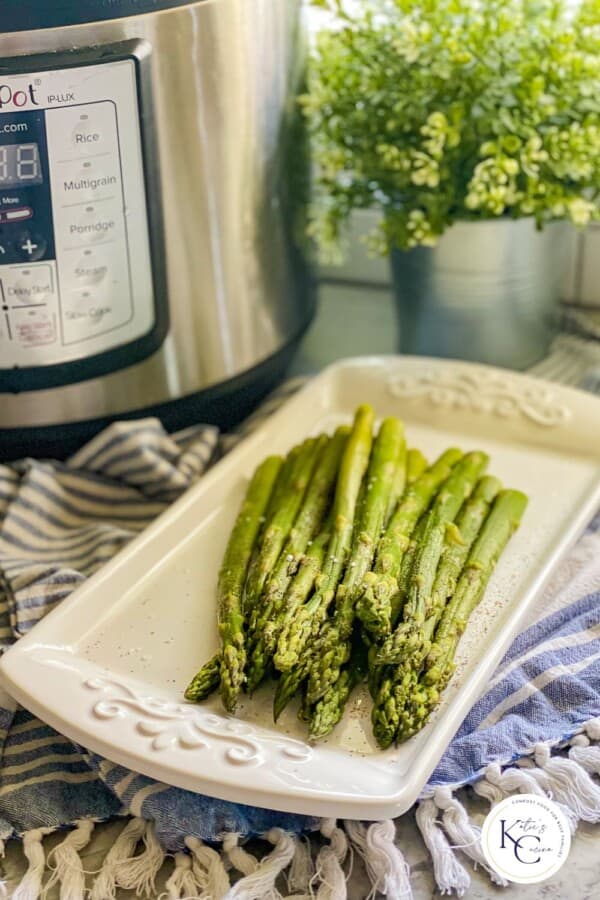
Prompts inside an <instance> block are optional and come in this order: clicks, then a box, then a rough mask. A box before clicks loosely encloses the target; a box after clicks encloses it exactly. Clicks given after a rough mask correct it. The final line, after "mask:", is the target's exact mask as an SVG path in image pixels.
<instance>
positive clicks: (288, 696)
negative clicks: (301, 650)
mask: <svg viewBox="0 0 600 900" xmlns="http://www.w3.org/2000/svg"><path fill="white" fill-rule="evenodd" d="M307 674H308V666H307V661H302V660H299V661H298V663H297V665H296V666H295V667H294V668H293V669H290V670H289V672H284V673H283V674H282V676H281V678H280V679H279V681H278V682H277V686H276V688H275V696H274V697H273V720H274V721H275V722H276V721H277V719H278V718H279V716H280V715H281V713H282V712H283V710H284V709H285V708H286V706H287V705H288V703H290V702H291V700H293V699H294V697H295V696H296V694H297V693H298V691H299V690H300V687H301V685H302V682H303V681H304V679H305V678H306V676H307ZM305 702H306V700H303V705H304V704H305Z"/></svg>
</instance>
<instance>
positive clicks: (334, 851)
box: [314, 819, 348, 900]
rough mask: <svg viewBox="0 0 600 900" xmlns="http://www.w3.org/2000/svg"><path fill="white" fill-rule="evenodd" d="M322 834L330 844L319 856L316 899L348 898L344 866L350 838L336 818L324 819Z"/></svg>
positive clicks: (338, 899)
mask: <svg viewBox="0 0 600 900" xmlns="http://www.w3.org/2000/svg"><path fill="white" fill-rule="evenodd" d="M321 834H322V835H323V837H325V838H327V840H328V841H329V844H326V845H325V846H324V847H321V849H320V850H319V855H318V856H317V864H316V873H315V876H314V880H315V881H317V880H319V881H320V882H321V883H320V884H319V888H318V890H317V896H316V900H347V897H348V888H347V886H346V876H345V875H344V870H343V868H342V866H343V865H344V862H345V860H346V857H347V855H348V839H347V838H346V835H345V834H344V832H343V831H342V829H341V828H338V825H337V822H336V820H335V819H323V821H322V822H321Z"/></svg>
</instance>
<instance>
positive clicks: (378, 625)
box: [356, 449, 462, 637]
mask: <svg viewBox="0 0 600 900" xmlns="http://www.w3.org/2000/svg"><path fill="white" fill-rule="evenodd" d="M461 457H462V453H461V452H460V450H455V449H451V450H446V452H445V453H443V454H442V456H440V458H439V459H438V460H437V461H436V462H435V463H434V464H433V465H432V466H431V468H429V469H427V470H426V471H425V472H424V473H423V474H422V475H421V476H420V477H419V478H417V480H416V481H415V482H413V484H412V485H410V486H409V487H408V490H407V491H406V493H405V495H404V497H403V498H402V500H401V502H400V503H399V504H398V507H397V509H396V511H395V513H394V515H393V516H392V519H391V521H390V523H389V525H388V527H387V529H386V532H385V534H384V535H383V537H382V538H381V541H380V542H379V546H378V548H377V557H376V562H375V566H374V568H373V571H372V572H368V573H367V574H366V576H365V578H364V583H363V589H362V594H361V597H360V599H359V600H358V603H357V606H356V612H357V615H358V617H359V619H360V620H361V622H362V623H363V625H364V626H365V628H366V629H367V631H369V632H371V634H373V635H375V636H377V637H380V636H383V635H385V634H389V633H390V631H391V628H392V624H393V621H392V615H393V610H392V599H393V598H394V596H395V595H396V593H397V588H398V575H399V572H400V566H401V564H402V557H403V556H404V553H405V552H406V550H407V549H408V547H409V544H410V536H411V534H412V532H413V529H414V528H415V525H416V524H417V521H418V519H419V517H420V516H421V514H422V513H423V512H424V511H425V510H426V509H427V507H428V506H429V503H430V502H431V499H432V497H433V496H434V495H435V493H436V491H437V490H438V488H439V486H440V484H441V483H442V482H443V481H444V480H445V479H446V478H447V477H448V475H449V474H450V472H451V470H452V466H454V465H455V464H456V463H457V462H458V460H459V459H460V458H461Z"/></svg>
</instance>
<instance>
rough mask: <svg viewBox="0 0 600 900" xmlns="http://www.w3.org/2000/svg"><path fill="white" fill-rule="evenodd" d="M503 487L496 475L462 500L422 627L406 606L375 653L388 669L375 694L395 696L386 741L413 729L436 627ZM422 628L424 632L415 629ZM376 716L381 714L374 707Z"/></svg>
mask: <svg viewBox="0 0 600 900" xmlns="http://www.w3.org/2000/svg"><path fill="white" fill-rule="evenodd" d="M501 487H502V485H501V484H500V482H499V481H498V479H497V478H493V477H491V476H486V477H484V478H482V479H481V481H479V483H478V485H477V487H476V489H475V491H474V492H473V494H472V496H471V498H470V499H468V500H467V501H466V502H465V503H464V504H463V506H462V508H461V511H460V514H459V516H458V518H457V519H456V523H448V525H447V527H446V535H445V543H444V548H443V550H442V555H441V559H440V562H439V565H438V567H437V573H436V577H435V582H434V585H433V590H432V593H431V600H430V602H428V603H427V604H426V612H425V620H424V622H423V624H422V626H418V625H417V618H416V616H415V610H414V608H412V609H411V608H409V607H407V608H405V614H404V622H403V624H402V625H401V626H400V627H399V628H397V629H396V632H395V633H394V634H393V635H392V636H391V637H390V638H388V639H387V640H386V641H385V642H384V643H383V645H382V646H381V647H380V648H379V651H378V653H377V654H376V656H375V661H376V663H378V664H379V665H386V666H387V669H386V671H387V673H388V678H387V681H386V685H385V687H384V686H383V685H380V691H381V692H382V693H381V697H379V696H378V697H377V698H376V706H375V708H377V707H378V706H379V704H380V703H382V702H383V703H384V704H385V702H386V700H387V699H388V698H389V696H390V693H392V694H393V714H392V713H391V712H390V709H391V706H389V707H388V704H386V705H385V708H386V710H387V713H386V715H385V720H381V721H379V722H378V726H377V727H378V734H379V737H380V739H381V741H382V743H384V744H385V743H387V742H388V741H390V739H391V740H393V739H394V738H393V736H392V735H391V733H392V732H394V734H395V735H396V739H397V737H398V735H403V736H404V737H407V736H408V735H409V734H411V733H414V732H413V730H412V729H413V728H414V723H413V700H414V696H415V693H416V692H417V686H418V682H419V677H420V675H421V672H422V669H423V663H424V660H425V657H426V656H427V653H428V651H429V649H430V647H431V642H432V639H433V634H434V631H435V628H436V625H437V623H438V621H439V619H440V616H441V615H442V612H443V610H444V608H445V606H446V603H447V600H448V599H449V598H450V597H452V595H453V594H454V591H455V588H456V584H457V581H458V578H459V575H460V573H461V571H462V568H463V565H464V563H465V561H466V559H467V556H468V554H469V551H470V549H471V547H472V546H473V543H474V541H475V539H476V537H477V535H478V534H479V531H480V529H481V527H482V525H483V522H484V521H485V518H486V516H487V514H488V512H489V509H490V505H491V503H492V502H493V500H494V498H495V497H496V495H497V494H498V492H499V491H500V489H501ZM411 615H412V616H413V621H412V623H411V621H410V616H411ZM411 626H412V627H411ZM418 628H420V634H419V633H418V631H417V630H416V629H418ZM394 664H396V667H395V668H393V665H394ZM373 715H374V716H375V715H376V713H375V711H374V713H373Z"/></svg>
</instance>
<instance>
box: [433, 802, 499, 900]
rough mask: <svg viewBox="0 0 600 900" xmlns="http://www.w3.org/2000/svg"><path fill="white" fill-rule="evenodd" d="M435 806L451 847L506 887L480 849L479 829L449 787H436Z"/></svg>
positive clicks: (494, 880)
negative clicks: (440, 814) (440, 815)
mask: <svg viewBox="0 0 600 900" xmlns="http://www.w3.org/2000/svg"><path fill="white" fill-rule="evenodd" d="M433 797H434V801H435V803H436V806H437V807H438V808H439V809H440V810H441V811H442V822H443V824H444V829H445V831H446V834H447V835H448V837H449V838H450V840H451V842H452V844H453V849H455V850H460V852H461V853H464V854H465V856H468V857H469V859H472V860H473V862H474V863H475V865H476V866H477V865H479V866H481V867H482V868H483V869H485V870H486V872H487V873H488V875H489V876H490V878H491V879H492V881H493V882H494V883H495V884H500V885H502V887H506V885H507V884H508V882H507V881H506V879H505V878H503V877H502V876H501V875H499V874H498V873H497V872H495V871H494V870H493V869H491V868H490V867H489V865H488V862H487V860H486V858H485V856H484V855H483V850H482V849H481V829H480V828H478V827H477V825H473V824H472V823H471V821H470V819H469V814H468V812H467V810H466V809H465V808H464V806H463V805H462V803H461V802H460V801H459V800H457V799H456V797H454V796H453V795H452V792H451V790H450V789H449V788H438V789H437V790H436V792H435V794H434V795H433Z"/></svg>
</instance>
